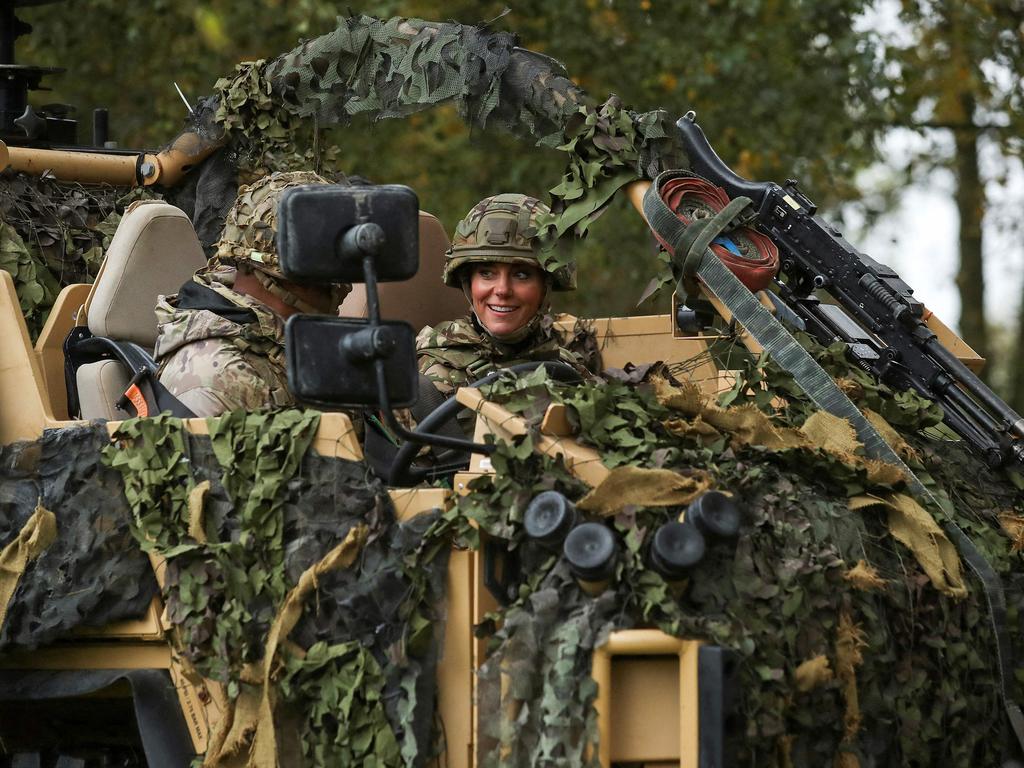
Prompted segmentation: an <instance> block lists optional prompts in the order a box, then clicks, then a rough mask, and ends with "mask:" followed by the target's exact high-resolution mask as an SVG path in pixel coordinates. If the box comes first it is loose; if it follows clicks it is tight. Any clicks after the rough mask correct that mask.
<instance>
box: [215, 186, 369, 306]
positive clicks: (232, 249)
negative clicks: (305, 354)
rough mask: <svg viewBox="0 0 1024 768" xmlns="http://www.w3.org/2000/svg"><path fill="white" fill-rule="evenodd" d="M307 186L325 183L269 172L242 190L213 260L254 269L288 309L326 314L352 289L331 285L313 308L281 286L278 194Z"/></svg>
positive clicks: (269, 289) (229, 212) (267, 288)
mask: <svg viewBox="0 0 1024 768" xmlns="http://www.w3.org/2000/svg"><path fill="white" fill-rule="evenodd" d="M310 184H327V180H326V179H324V178H322V177H321V176H318V175H317V174H315V173H313V172H311V171H288V172H285V173H272V174H270V175H269V176H264V177H263V178H261V179H259V180H257V181H256V182H254V183H252V184H249V185H247V186H244V187H242V188H241V189H240V190H239V192H238V197H237V199H236V200H235V203H234V205H232V206H231V210H229V211H228V215H227V218H226V219H225V221H224V230H223V232H222V233H221V236H220V240H219V241H218V242H217V252H216V257H215V258H216V260H217V262H218V263H219V264H226V265H233V266H238V267H242V268H244V269H252V270H254V273H255V275H256V277H257V279H258V280H259V281H260V284H261V285H262V286H263V287H264V288H265V289H266V290H267V291H268V292H269V293H271V294H273V295H274V296H276V297H277V298H279V299H281V301H283V302H284V303H285V304H287V305H288V306H290V307H294V308H295V309H297V310H299V311H300V312H310V313H314V314H315V313H324V314H327V313H331V312H333V311H334V310H335V309H337V307H338V305H339V304H341V302H342V301H344V299H345V297H346V296H347V295H348V292H349V291H350V290H352V286H350V285H348V284H347V283H345V284H339V285H335V286H332V291H331V293H330V295H329V296H327V297H325V299H324V304H323V305H313V304H311V303H309V302H308V301H306V300H305V299H302V298H299V296H297V295H296V294H295V293H294V292H293V291H290V290H288V288H287V287H286V286H285V285H283V284H282V281H283V280H284V273H282V272H281V262H280V258H279V257H278V254H277V242H276V237H277V205H278V202H279V201H280V199H281V195H282V194H283V193H284V191H285V190H286V189H291V188H292V187H302V186H307V185H310Z"/></svg>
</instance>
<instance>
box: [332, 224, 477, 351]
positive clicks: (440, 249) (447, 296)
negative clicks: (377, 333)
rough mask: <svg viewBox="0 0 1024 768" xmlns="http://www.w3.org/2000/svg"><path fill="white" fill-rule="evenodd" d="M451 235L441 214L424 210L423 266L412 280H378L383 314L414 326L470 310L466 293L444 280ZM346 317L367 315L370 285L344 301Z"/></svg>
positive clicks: (354, 290) (355, 288)
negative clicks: (446, 232) (445, 227)
mask: <svg viewBox="0 0 1024 768" xmlns="http://www.w3.org/2000/svg"><path fill="white" fill-rule="evenodd" d="M448 245H449V243H448V235H447V234H445V231H444V227H443V226H441V222H440V221H438V220H437V217H436V216H434V215H432V214H429V213H427V212H425V211H420V268H419V271H418V272H417V273H416V274H415V276H413V277H412V278H411V279H409V280H404V281H402V282H396V283H378V284H377V294H378V295H379V296H380V313H381V317H383V318H386V319H387V320H404V321H405V322H407V323H409V324H410V325H411V326H412V327H413V330H415V331H419V330H420V329H421V328H422V327H423V326H425V325H437V324H438V323H440V322H442V321H443V320H454V319H455V318H457V317H462V316H463V315H464V314H466V312H467V302H466V297H465V296H464V295H463V293H462V291H460V290H459V289H457V288H449V287H448V286H447V285H445V284H444V283H442V282H441V272H442V270H443V268H444V254H445V251H447V250H448ZM340 314H341V316H342V317H366V286H364V285H363V284H362V283H357V284H356V285H354V286H352V292H351V293H349V295H348V296H346V297H345V301H344V302H343V303H342V305H341V312H340Z"/></svg>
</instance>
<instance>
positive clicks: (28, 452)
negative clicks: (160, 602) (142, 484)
mask: <svg viewBox="0 0 1024 768" xmlns="http://www.w3.org/2000/svg"><path fill="white" fill-rule="evenodd" d="M109 442H110V437H109V435H108V434H107V430H106V427H103V426H96V425H92V424H90V425H89V426H85V427H72V428H65V429H51V430H47V431H46V432H45V433H44V434H43V436H42V437H41V438H39V439H38V440H33V441H31V442H24V443H15V444H12V445H6V446H0V550H2V549H3V548H4V547H5V546H6V545H8V544H9V543H10V542H11V541H12V540H13V539H14V538H15V537H16V536H17V535H18V532H19V531H20V530H21V528H22V527H23V526H24V525H25V523H26V521H28V520H29V518H30V517H31V516H32V514H33V512H34V511H35V509H36V508H37V506H39V505H41V506H43V507H45V508H46V509H48V510H51V511H52V512H53V514H54V515H55V516H56V518H57V538H56V540H55V541H53V542H52V543H51V544H50V545H49V546H48V547H46V549H45V550H43V551H42V553H41V554H40V555H39V556H38V557H37V558H35V559H33V560H31V561H30V562H29V563H28V566H27V567H26V569H25V572H24V574H23V575H22V577H21V579H20V580H19V581H18V587H17V590H16V591H15V592H14V595H13V596H12V598H11V601H10V603H9V605H8V606H7V608H8V611H7V615H6V618H5V619H4V621H3V624H2V626H0V654H2V653H4V652H9V651H12V650H14V649H19V648H21V649H32V648H37V647H39V646H42V645H46V644H48V643H52V642H54V641H55V640H58V639H60V638H61V637H64V636H66V635H67V634H68V633H70V632H71V631H72V630H74V629H76V628H79V627H97V626H102V625H104V624H109V623H110V622H112V621H118V620H120V619H129V618H138V617H140V616H142V615H143V614H145V612H146V609H147V608H148V607H149V604H150V602H151V601H152V599H153V598H154V597H155V596H156V595H157V591H158V590H157V585H156V579H155V578H154V577H153V569H152V567H151V566H150V564H149V560H148V559H147V558H146V556H145V554H143V552H142V551H141V550H139V549H138V547H136V546H135V542H134V539H133V538H132V534H131V530H130V528H129V524H128V520H129V517H130V512H129V510H128V504H127V502H126V501H125V498H124V494H123V484H122V482H121V478H120V476H119V475H118V474H117V472H114V471H113V470H111V469H109V468H107V467H105V466H104V465H103V463H102V461H101V458H102V457H101V454H100V451H101V449H102V448H103V447H104V446H105V445H107V444H108V443H109Z"/></svg>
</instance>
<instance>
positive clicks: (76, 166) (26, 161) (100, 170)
mask: <svg viewBox="0 0 1024 768" xmlns="http://www.w3.org/2000/svg"><path fill="white" fill-rule="evenodd" d="M4 153H5V154H6V155H7V161H8V162H7V163H5V167H7V166H9V167H10V168H11V169H12V170H15V171H20V172H22V173H28V174H31V175H33V176H41V175H43V174H44V173H46V172H47V171H49V172H50V173H52V174H53V175H54V176H56V177H57V178H58V179H63V180H68V181H78V182H81V183H83V184H101V183H106V184H113V185H115V186H126V187H131V186H135V184H136V175H135V168H136V163H137V158H138V156H137V155H130V154H128V155H126V154H114V153H111V154H106V153H103V152H79V151H75V150H69V149H68V150H65V149H32V148H30V147H8V146H6V145H5V146H4ZM0 159H2V157H0Z"/></svg>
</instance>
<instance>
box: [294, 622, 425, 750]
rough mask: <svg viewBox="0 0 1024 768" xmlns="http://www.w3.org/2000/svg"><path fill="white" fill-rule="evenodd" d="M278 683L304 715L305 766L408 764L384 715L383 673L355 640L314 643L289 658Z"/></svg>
mask: <svg viewBox="0 0 1024 768" xmlns="http://www.w3.org/2000/svg"><path fill="white" fill-rule="evenodd" d="M286 659H287V660H286V662H285V670H284V673H283V674H282V676H281V679H280V683H279V684H280V686H281V694H282V696H283V697H284V699H285V700H286V701H288V702H289V703H290V704H292V705H294V706H296V707H298V708H299V709H300V710H301V711H303V712H305V713H306V715H307V717H306V718H305V720H304V721H303V723H302V726H301V732H300V737H301V739H302V752H303V756H304V758H305V759H306V761H307V764H309V765H324V766H326V765H363V766H370V767H371V768H398V766H404V765H406V764H407V763H406V761H404V760H403V759H402V754H401V751H400V748H399V744H398V740H397V738H396V737H395V732H394V730H393V729H392V727H391V723H390V722H389V721H388V719H387V715H386V713H385V711H384V703H383V699H382V696H383V693H384V684H385V675H384V671H383V670H382V669H381V668H380V665H379V664H378V663H377V661H376V660H375V659H374V658H373V655H372V654H371V653H370V652H369V651H368V650H367V649H366V648H363V647H362V646H360V645H359V643H358V642H346V643H339V644H336V645H328V644H327V643H326V642H319V643H316V644H314V645H313V646H311V647H310V648H309V650H308V651H307V652H306V655H305V657H303V658H299V657H296V656H292V655H289V656H287V657H286Z"/></svg>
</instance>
